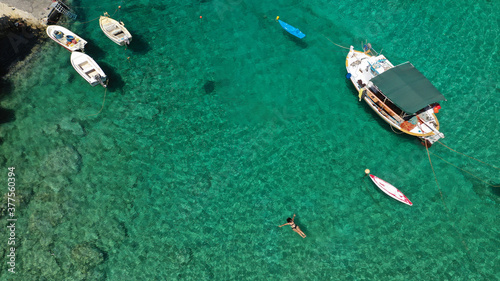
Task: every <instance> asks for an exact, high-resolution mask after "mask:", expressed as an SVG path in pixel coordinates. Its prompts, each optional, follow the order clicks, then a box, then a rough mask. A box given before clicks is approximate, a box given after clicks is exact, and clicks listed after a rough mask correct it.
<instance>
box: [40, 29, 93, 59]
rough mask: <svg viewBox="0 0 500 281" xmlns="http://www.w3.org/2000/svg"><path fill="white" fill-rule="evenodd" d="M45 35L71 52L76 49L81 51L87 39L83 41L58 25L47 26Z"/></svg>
mask: <svg viewBox="0 0 500 281" xmlns="http://www.w3.org/2000/svg"><path fill="white" fill-rule="evenodd" d="M47 35H48V36H49V37H50V39H52V40H54V41H56V42H57V44H59V45H61V46H63V47H64V48H66V49H67V50H68V51H71V52H74V51H77V50H81V51H83V49H84V47H85V44H87V41H85V40H84V39H83V38H82V37H80V36H78V35H76V34H75V33H73V32H72V31H70V30H69V29H67V28H64V27H62V26H59V25H49V26H47Z"/></svg>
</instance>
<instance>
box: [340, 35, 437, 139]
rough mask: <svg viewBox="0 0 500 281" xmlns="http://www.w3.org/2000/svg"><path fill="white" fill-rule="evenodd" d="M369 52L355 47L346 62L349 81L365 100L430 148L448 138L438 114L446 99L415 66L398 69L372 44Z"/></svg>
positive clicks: (396, 125) (390, 121)
mask: <svg viewBox="0 0 500 281" xmlns="http://www.w3.org/2000/svg"><path fill="white" fill-rule="evenodd" d="M364 49H365V52H359V51H355V50H354V48H353V47H352V46H351V49H350V51H349V54H347V58H346V61H345V64H346V68H347V78H348V79H350V80H351V82H352V83H353V84H354V87H356V90H357V91H358V93H359V100H360V101H361V100H364V101H365V102H366V103H367V104H368V105H369V106H370V107H371V108H372V109H373V111H375V112H376V113H377V114H378V115H379V116H380V117H381V118H382V119H383V120H384V121H385V122H387V123H389V124H390V125H391V126H392V127H394V128H396V129H398V130H399V131H401V132H403V133H405V134H408V135H412V136H416V137H418V138H419V139H420V140H421V141H422V142H423V144H425V145H426V146H427V147H430V146H431V145H432V144H433V143H434V142H436V141H438V140H439V139H441V138H444V134H443V133H441V132H439V122H438V119H437V117H436V113H438V112H439V109H440V108H441V106H440V105H439V104H438V103H437V102H438V101H441V100H446V99H445V98H444V96H443V95H442V94H441V93H440V92H439V91H438V90H437V89H436V87H434V86H433V85H432V84H431V82H430V81H429V80H428V79H427V78H426V77H425V76H424V75H423V74H422V73H420V71H418V70H417V69H416V68H415V67H414V66H413V65H412V64H411V63H409V62H406V63H403V64H400V65H397V66H394V65H393V64H392V63H391V62H390V61H389V60H388V59H387V58H386V57H385V56H384V55H381V54H378V53H377V52H375V51H374V50H373V49H372V48H371V45H370V44H367V45H365V47H364Z"/></svg>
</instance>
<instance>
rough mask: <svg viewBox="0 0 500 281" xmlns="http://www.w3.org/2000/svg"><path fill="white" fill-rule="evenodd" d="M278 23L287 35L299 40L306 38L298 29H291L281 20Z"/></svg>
mask: <svg viewBox="0 0 500 281" xmlns="http://www.w3.org/2000/svg"><path fill="white" fill-rule="evenodd" d="M278 22H279V23H280V25H281V27H283V29H284V30H286V31H287V32H288V33H290V34H292V35H293V36H295V37H297V38H300V39H302V38H304V37H306V35H305V34H304V33H302V31H300V30H299V29H298V28H296V27H293V26H291V25H289V24H288V23H286V22H284V21H282V20H278Z"/></svg>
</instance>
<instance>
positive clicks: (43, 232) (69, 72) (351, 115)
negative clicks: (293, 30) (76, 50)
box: [0, 0, 500, 280]
mask: <svg viewBox="0 0 500 281" xmlns="http://www.w3.org/2000/svg"><path fill="white" fill-rule="evenodd" d="M268 2H269V1H268ZM271 2H273V3H268V4H263V3H264V2H261V3H259V1H244V0H211V1H210V0H196V1H195V0H190V1H168V2H167V1H164V3H159V1H158V2H155V1H148V0H141V1H110V0H102V1H96V0H89V1H85V2H83V1H76V0H74V1H73V5H72V6H73V7H74V8H75V10H76V11H77V13H78V15H79V18H78V20H77V21H75V22H71V23H66V24H64V25H65V26H66V27H68V28H69V29H71V30H72V31H74V32H75V33H77V34H79V35H80V36H82V37H84V38H85V39H86V40H87V41H88V42H89V43H88V44H87V47H86V53H87V54H89V55H90V56H92V57H93V58H94V59H95V60H96V61H97V62H98V63H99V64H100V65H101V67H102V68H103V70H104V71H105V72H106V73H107V74H108V76H109V77H110V82H109V88H108V90H107V91H105V90H104V89H103V88H102V87H100V86H97V87H94V88H92V87H91V86H90V85H89V84H88V83H87V82H86V81H85V80H83V78H81V77H80V76H79V75H78V74H77V73H76V71H74V69H73V68H72V66H71V64H70V61H69V57H70V53H69V52H68V51H66V50H64V49H63V48H62V47H61V46H58V45H57V44H56V43H54V42H52V41H51V40H50V39H47V41H46V42H45V43H44V44H43V45H42V47H41V49H40V50H38V51H37V53H36V54H35V56H34V57H33V59H32V60H30V61H29V63H28V64H27V65H26V66H25V67H23V68H22V69H20V70H18V71H16V73H13V74H12V75H11V76H10V77H9V78H8V79H6V80H5V81H4V82H3V84H2V88H1V93H2V98H1V102H0V106H1V108H3V109H4V110H5V109H7V110H8V111H7V112H8V114H7V115H11V116H13V118H12V119H11V120H10V121H9V122H6V123H3V124H1V125H0V137H1V140H2V143H1V145H0V155H1V156H0V163H1V170H0V175H1V176H0V178H1V179H2V181H3V183H2V184H0V186H3V187H2V189H3V190H2V194H4V195H3V196H2V198H3V199H2V200H3V201H2V202H1V204H2V206H3V207H2V217H1V218H0V219H1V220H2V222H3V224H2V225H5V226H7V224H8V222H7V218H8V216H7V213H6V208H5V206H6V204H7V195H6V193H7V191H8V189H7V173H8V169H7V168H8V167H15V178H16V199H17V201H16V202H15V203H16V211H15V216H16V218H17V222H16V230H15V239H16V244H15V246H16V251H15V253H16V260H15V262H16V265H15V266H16V268H15V270H16V274H12V273H10V272H8V271H7V270H8V269H9V268H10V266H9V265H8V264H7V261H8V257H7V255H8V253H9V251H8V249H9V247H10V246H9V245H8V244H7V242H8V237H9V235H10V234H9V231H6V229H7V228H4V230H2V232H1V237H0V247H1V249H2V251H0V252H1V253H2V256H1V258H0V260H1V261H2V267H1V268H2V271H1V275H0V278H1V280H296V279H302V280H496V279H498V278H500V267H499V266H498V265H499V264H500V257H499V255H498V247H499V242H500V239H499V236H498V233H499V231H500V220H499V216H498V210H499V204H500V191H499V188H498V187H496V188H495V187H491V186H490V185H488V184H491V185H500V176H499V173H498V170H497V169H495V168H493V167H490V166H488V165H485V164H482V163H479V162H477V161H473V160H472V159H471V158H468V157H465V156H463V155H460V154H458V153H455V152H454V151H452V150H449V149H448V148H446V147H444V146H441V145H440V144H435V145H434V146H433V147H432V148H431V149H430V152H431V155H430V159H431V161H432V167H433V169H434V171H435V173H436V178H435V177H434V174H433V170H432V168H431V165H430V163H429V158H428V155H427V151H426V149H425V147H423V146H422V145H420V144H419V142H418V140H417V139H415V138H412V137H407V136H403V135H398V134H395V133H393V132H392V131H391V128H390V127H389V126H388V125H387V124H386V123H384V122H383V121H382V120H380V119H379V118H378V117H377V115H376V114H375V113H373V112H372V111H371V110H370V109H369V108H368V106H367V105H366V104H364V103H359V102H358V101H357V93H356V92H355V90H354V87H353V86H352V85H351V84H350V81H348V80H346V79H345V74H346V70H345V56H346V54H347V50H345V49H343V48H341V47H338V46H336V45H334V44H332V42H334V43H336V44H339V45H341V46H345V47H349V45H353V46H355V48H356V49H358V50H360V49H361V47H362V44H363V43H364V42H366V40H368V42H370V43H371V44H372V46H373V47H374V48H375V49H376V50H378V51H382V52H383V53H384V54H385V56H386V57H387V58H388V59H389V60H390V61H391V62H392V63H393V64H395V65H396V64H400V63H403V62H406V61H410V62H412V63H413V65H415V67H417V69H419V70H420V71H421V72H422V73H423V74H424V75H426V76H427V77H428V78H429V80H430V81H431V82H432V83H433V84H434V85H435V86H436V87H437V88H438V89H439V90H440V91H441V92H442V93H443V95H444V96H445V97H446V98H447V101H445V102H442V103H441V105H442V109H441V111H440V113H439V114H438V118H439V121H440V123H441V131H442V132H443V133H444V134H445V136H446V138H445V139H444V140H443V143H444V144H446V145H448V146H449V147H450V148H453V149H454V150H456V151H459V152H463V153H466V154H467V155H470V156H472V157H474V158H477V159H480V160H481V161H484V162H485V163H488V164H491V165H494V166H495V167H500V160H499V158H500V157H499V154H500V143H499V141H498V140H499V139H500V130H499V129H500V123H499V121H498V119H499V117H500V116H499V113H498V112H499V111H500V103H499V102H498V95H499V84H498V81H499V79H498V78H499V75H498V64H499V54H498V50H499V49H500V46H499V42H500V41H499V40H498V39H499V27H498V17H499V12H498V11H500V2H499V1H496V0H482V1H472V2H471V1H464V0H459V1H450V0H446V1H444V2H436V3H430V2H429V1H424V2H418V1H416V2H415V1H390V2H387V3H385V4H384V5H379V4H378V3H379V2H376V1H364V2H359V1H351V0H348V1H342V2H335V3H333V2H330V1H320V0H315V1H308V3H303V1H296V0H291V1H290V0H288V1H284V0H279V1H271ZM473 2H475V3H473ZM118 5H121V9H120V10H119V11H115V10H116V9H117V7H118ZM106 11H107V12H108V13H109V14H110V15H112V16H113V18H115V19H118V20H122V21H123V22H124V23H125V25H126V27H127V28H128V29H129V31H130V32H131V33H132V34H133V36H134V37H133V41H132V42H131V45H130V46H129V47H128V48H125V47H120V46H118V45H116V44H114V43H113V42H111V41H110V40H109V39H108V38H107V37H105V35H104V34H103V33H102V31H101V30H100V28H99V25H98V21H97V20H96V18H98V17H99V16H100V15H101V14H102V13H103V12H106ZM278 15H279V16H280V19H282V20H283V21H285V22H288V23H289V24H291V25H293V26H296V27H298V28H300V29H301V30H302V31H303V32H304V33H305V34H306V37H305V38H304V39H303V40H299V39H295V38H294V37H292V36H290V35H289V34H287V33H286V32H285V31H284V30H283V29H282V28H281V27H280V26H279V24H278V23H277V22H275V18H276V16H278ZM200 16H201V17H202V18H200ZM104 94H106V96H105V101H104V106H103V108H102V111H101V112H100V113H99V114H98V115H95V114H96V113H98V112H99V110H100V109H101V105H102V103H103V97H104ZM438 156H439V157H442V158H443V159H444V160H446V161H448V162H449V163H451V164H453V165H455V166H456V167H453V166H451V165H449V164H447V163H446V162H444V161H443V160H441V159H440V158H439V157H438ZM366 168H369V169H370V170H371V171H372V173H373V174H375V175H377V176H379V177H380V178H382V179H384V180H386V181H388V182H390V183H392V184H393V185H395V186H396V187H398V188H399V189H400V190H401V191H402V192H403V193H405V195H406V196H407V197H408V198H409V199H410V200H411V201H412V202H413V204H414V205H413V206H412V207H410V206H407V205H404V204H402V203H400V202H397V201H396V200H393V199H391V198H389V197H388V196H386V195H385V194H383V193H382V192H381V191H379V190H378V189H377V188H376V187H375V186H374V185H373V184H372V183H371V182H370V181H369V179H368V178H364V177H363V176H364V170H365V169H366ZM457 168H460V169H457ZM461 169H464V170H466V171H468V172H470V173H471V174H469V173H467V172H464V171H463V170H461ZM475 177H478V178H479V179H481V180H483V181H484V182H482V181H480V180H478V179H476V178H475ZM436 179H437V183H436ZM294 213H295V214H296V215H297V217H296V219H295V221H296V223H297V224H298V225H299V226H300V228H301V229H302V230H303V231H304V232H305V234H306V235H307V238H305V239H302V238H301V237H300V236H299V235H297V234H296V233H294V232H293V231H292V230H291V229H290V227H289V226H286V227H283V228H279V227H278V225H280V224H283V223H285V222H286V218H287V217H291V216H293V214H294Z"/></svg>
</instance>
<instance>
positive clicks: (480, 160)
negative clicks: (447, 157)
mask: <svg viewBox="0 0 500 281" xmlns="http://www.w3.org/2000/svg"><path fill="white" fill-rule="evenodd" d="M437 142H438V143H439V144H441V145H442V146H444V147H446V148H448V149H449V150H451V151H453V152H456V153H458V154H462V155H463V156H467V157H469V158H470V159H472V160H476V161H477V162H480V163H483V164H486V165H488V166H490V167H492V168H495V169H497V170H500V168H498V167H495V166H493V165H490V164H488V163H486V162H483V161H481V160H479V159H476V158H474V157H472V156H469V155H467V154H465V153H462V152H459V151H456V150H454V149H452V148H450V147H448V146H446V145H445V144H444V143H442V142H440V141H437Z"/></svg>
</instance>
